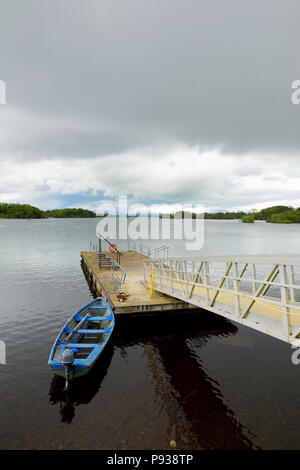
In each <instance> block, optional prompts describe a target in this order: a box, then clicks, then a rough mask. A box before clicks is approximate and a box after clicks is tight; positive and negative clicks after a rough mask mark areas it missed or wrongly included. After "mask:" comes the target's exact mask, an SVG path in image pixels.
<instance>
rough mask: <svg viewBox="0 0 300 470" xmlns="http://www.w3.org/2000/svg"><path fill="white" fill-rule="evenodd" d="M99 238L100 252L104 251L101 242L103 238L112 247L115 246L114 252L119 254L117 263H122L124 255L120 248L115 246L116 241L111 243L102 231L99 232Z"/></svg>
mask: <svg viewBox="0 0 300 470" xmlns="http://www.w3.org/2000/svg"><path fill="white" fill-rule="evenodd" d="M97 235H98V238H99V253H101V252H102V244H101V239H102V240H103V241H105V242H106V243H107V244H108V245H109V246H110V247H111V246H112V247H113V248H114V251H113V252H112V253H115V254H116V256H117V263H118V264H120V257H121V256H123V255H122V253H121V252H120V251H119V250H118V248H116V247H115V244H114V243H111V242H110V241H109V240H107V238H105V237H103V236H102V235H101V233H98V234H97ZM99 264H100V258H99Z"/></svg>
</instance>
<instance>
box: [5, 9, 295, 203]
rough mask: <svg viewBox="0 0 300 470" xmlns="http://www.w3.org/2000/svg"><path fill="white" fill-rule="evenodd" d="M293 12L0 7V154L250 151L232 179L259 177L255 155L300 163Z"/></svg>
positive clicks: (216, 195)
mask: <svg viewBox="0 0 300 470" xmlns="http://www.w3.org/2000/svg"><path fill="white" fill-rule="evenodd" d="M299 17H300V3H299V1H298V0H287V1H283V0H281V1H278V0H264V1H261V0H260V1H258V0H253V1H251V2H250V1H249V2H242V1H238V0H226V1H223V0H218V1H216V0H205V1H201V0H186V1H183V0H163V1H161V0H122V1H116V0H115V1H110V2H107V1H102V0H89V1H88V2H84V1H82V0H80V1H79V0H72V1H71V0H69V1H67V0H51V1H50V0H43V1H38V0H26V1H25V0H9V1H8V0H7V1H4V0H2V1H1V14H0V79H2V80H4V81H5V82H6V86H7V105H6V110H5V111H4V108H3V107H2V108H1V110H0V111H1V112H0V155H2V157H1V158H4V159H5V158H6V159H15V160H16V161H17V160H18V159H21V160H22V161H23V162H24V161H28V162H29V161H42V160H45V159H46V160H51V159H53V158H58V159H59V160H60V161H63V160H64V159H66V160H68V159H70V158H72V159H74V158H75V159H76V158H81V159H87V158H90V159H92V158H96V157H98V158H100V157H101V158H102V156H103V157H106V156H108V155H116V154H119V155H122V154H123V155H125V156H126V159H127V156H128V154H130V152H136V151H137V150H138V149H148V148H151V147H153V148H156V149H159V148H161V149H163V148H168V147H172V146H175V145H180V146H184V147H197V148H198V149H200V153H201V149H202V150H203V152H206V151H210V150H214V149H219V152H220V153H221V154H223V155H234V156H235V157H236V158H237V159H242V158H243V157H244V156H246V157H247V155H249V154H251V155H252V160H251V161H249V162H248V166H247V165H246V164H242V165H239V166H237V168H236V169H235V170H234V171H235V172H236V173H235V174H236V176H237V177H239V176H243V175H244V176H245V175H248V176H249V177H250V176H251V174H252V175H253V177H254V176H255V173H256V171H257V172H258V173H261V172H263V171H264V168H261V167H260V165H257V170H255V167H256V162H259V161H260V160H261V159H262V158H266V159H267V160H268V159H269V164H270V167H272V162H271V158H272V157H271V156H270V155H272V154H276V155H277V156H279V157H278V158H281V159H284V160H288V159H292V160H293V161H294V160H295V161H298V158H297V157H298V154H299V150H300V132H299V123H300V106H296V105H293V104H292V103H291V95H292V89H291V83H292V81H293V80H296V79H299V78H300V62H299V40H300V30H299V24H298V23H299ZM1 127H2V130H1ZM280 155H281V157H280ZM168 158H169V157H168ZM199 158H200V157H199ZM153 159H154V160H155V159H156V161H157V160H159V159H160V154H159V152H154V154H153ZM123 163H124V162H123ZM172 165H174V162H172V159H171V160H170V162H169V168H171V169H172ZM287 168H288V167H286V171H288V169H287ZM199 172H200V170H199ZM205 175H206V176H207V174H206V173H205ZM196 176H197V175H193V177H195V179H196ZM270 177H271V178H273V179H274V178H275V179H276V178H277V176H276V175H270ZM221 179H222V178H221V177H219V180H221ZM219 180H218V181H219ZM224 180H226V181H228V182H230V184H232V182H233V180H234V178H233V177H232V175H230V174H227V173H226V168H225V169H224ZM207 186H209V185H206V186H205V187H207ZM188 187H189V184H188V180H186V181H184V182H183V184H182V186H181V187H179V189H178V196H182V194H184V193H185V194H186V192H188ZM194 188H196V183H195V186H194ZM129 189H130V188H129ZM131 189H132V188H131ZM0 192H1V191H0ZM195 193H196V190H194V189H193V196H195ZM175 194H176V187H173V186H171V188H170V198H171V195H172V197H173V195H174V197H175ZM222 194H223V193H222V190H220V191H219V192H218V191H216V190H214V191H212V193H211V195H210V196H209V197H208V200H209V201H210V203H212V201H213V200H215V201H216V200H218V199H221V198H222ZM233 194H234V192H233ZM293 194H294V192H293ZM249 197H250V198H253V195H252V194H250V195H249ZM246 200H248V197H245V201H246ZM228 201H230V204H233V200H232V197H231V196H230V198H228ZM233 205H234V204H233Z"/></svg>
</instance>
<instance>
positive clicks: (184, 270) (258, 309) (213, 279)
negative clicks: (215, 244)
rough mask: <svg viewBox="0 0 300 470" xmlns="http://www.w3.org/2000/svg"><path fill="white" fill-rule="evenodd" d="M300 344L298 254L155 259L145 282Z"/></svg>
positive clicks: (149, 264) (146, 266) (146, 269)
mask: <svg viewBox="0 0 300 470" xmlns="http://www.w3.org/2000/svg"><path fill="white" fill-rule="evenodd" d="M153 272H154V288H155V289H156V290H157V291H159V292H162V293H164V294H168V295H171V296H173V297H176V298H178V299H181V300H184V301H186V302H188V303H191V304H193V305H196V306H198V307H202V308H204V309H206V310H210V311H212V312H214V313H217V314H219V315H222V316H224V317H226V318H229V319H232V320H234V321H236V322H238V323H243V324H245V325H247V326H249V327H251V328H254V329H256V330H259V331H261V332H264V333H266V334H269V335H271V336H274V337H276V338H279V339H281V340H283V341H287V342H289V343H291V344H294V345H297V346H300V255H279V256H276V255H274V256H271V255H270V256H269V255H268V256H251V255H249V256H235V257H218V256H215V257H213V256H208V257H204V258H156V259H148V260H145V261H144V283H145V285H146V286H148V285H149V283H150V279H151V273H152V275H153Z"/></svg>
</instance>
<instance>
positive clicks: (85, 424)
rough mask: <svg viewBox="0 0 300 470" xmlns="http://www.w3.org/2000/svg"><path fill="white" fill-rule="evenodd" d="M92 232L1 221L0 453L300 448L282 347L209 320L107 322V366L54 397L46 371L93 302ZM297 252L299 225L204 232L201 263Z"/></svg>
mask: <svg viewBox="0 0 300 470" xmlns="http://www.w3.org/2000/svg"><path fill="white" fill-rule="evenodd" d="M96 223H97V219H77V220H76V219H54V220H32V221H27V220H19V221H17V220H0V279H1V282H0V298H1V313H0V340H3V341H5V343H6V348H7V351H6V353H7V357H6V361H7V364H6V365H3V364H2V365H0V416H1V420H0V448H1V449H170V448H171V447H170V441H171V440H174V441H175V442H176V446H177V449H250V448H262V449H276V448H277V449H299V448H300V365H299V366H296V365H293V364H292V362H291V353H292V349H291V347H290V346H289V345H287V344H285V343H283V342H281V341H279V340H276V339H274V338H271V337H268V336H266V335H264V334H262V333H259V332H256V331H254V330H251V329H249V328H247V327H243V326H241V325H237V324H234V323H232V322H229V321H226V320H224V319H222V318H221V317H218V316H215V315H213V314H211V313H207V314H206V313H205V312H202V313H201V316H199V315H198V316H195V315H193V316H187V317H184V321H183V318H182V317H176V316H171V318H169V317H158V318H149V319H133V318H132V319H129V318H122V319H120V318H117V325H116V329H115V334H114V337H113V338H112V341H111V344H110V345H109V347H108V349H107V350H106V351H105V356H104V357H102V358H101V359H100V361H99V362H98V364H97V365H96V366H95V368H94V370H93V371H92V372H91V373H90V374H89V375H88V376H87V377H85V378H84V379H82V380H79V381H78V383H76V384H74V386H73V387H72V388H71V389H70V391H69V392H64V391H63V385H64V381H63V380H59V379H58V378H56V377H55V376H54V375H53V373H52V372H51V371H50V370H49V368H48V365H47V361H48V356H49V352H50V349H51V346H52V343H53V341H54V339H55V337H56V335H57V334H58V331H59V329H60V328H61V326H62V325H63V324H64V322H65V321H66V319H67V318H68V317H69V316H70V315H71V314H72V313H73V312H74V310H77V309H78V308H79V307H80V306H82V305H84V304H86V303H87V302H88V301H90V300H91V299H92V294H91V292H90V289H89V286H88V284H87V282H86V279H85V277H84V274H83V271H82V269H81V266H80V251H81V250H88V249H89V244H90V241H94V242H95V241H96V237H95V229H96ZM145 243H146V242H145ZM153 243H154V242H152V246H153ZM155 243H156V244H157V246H159V245H160V244H162V243H160V242H159V241H156V242H155ZM163 244H166V243H165V242H164V243H163ZM125 245H126V243H125V242H122V243H121V244H120V248H127V247H126V246H125ZM171 248H172V252H171V254H172V255H175V254H178V255H181V254H182V253H183V249H184V247H183V245H182V242H179V241H173V242H172V243H171ZM299 250H300V225H273V224H272V225H271V224H265V223H255V224H249V225H248V224H241V223H239V222H237V221H206V222H205V243H204V247H203V249H202V251H201V252H202V253H207V254H250V253H253V254H261V253H298V252H299ZM191 254H193V255H194V254H196V253H191Z"/></svg>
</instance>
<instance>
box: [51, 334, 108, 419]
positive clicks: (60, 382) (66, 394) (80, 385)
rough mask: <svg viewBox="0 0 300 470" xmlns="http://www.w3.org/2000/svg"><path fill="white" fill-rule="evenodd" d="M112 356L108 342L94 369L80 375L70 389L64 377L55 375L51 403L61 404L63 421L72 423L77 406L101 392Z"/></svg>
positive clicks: (89, 400)
mask: <svg viewBox="0 0 300 470" xmlns="http://www.w3.org/2000/svg"><path fill="white" fill-rule="evenodd" d="M112 357H113V345H112V344H110V343H108V344H107V346H106V348H105V350H104V351H103V353H102V354H101V357H100V358H99V359H98V361H97V363H96V364H95V365H94V366H93V368H92V370H91V371H90V372H89V373H88V374H87V375H86V376H84V377H79V378H78V379H77V380H76V383H75V382H74V384H71V386H70V388H69V389H68V390H65V379H64V377H60V376H58V375H54V377H53V379H52V382H51V386H50V392H49V403H51V404H52V405H56V404H58V403H59V404H60V410H59V412H60V415H61V422H62V423H69V424H70V423H71V422H72V420H73V418H74V417H75V408H76V407H78V406H79V405H87V404H89V403H90V402H91V401H92V399H93V398H94V396H95V395H96V394H97V393H98V392H99V390H100V388H101V383H102V381H103V379H104V377H105V376H106V374H107V371H108V369H109V366H110V362H111V359H112Z"/></svg>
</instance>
